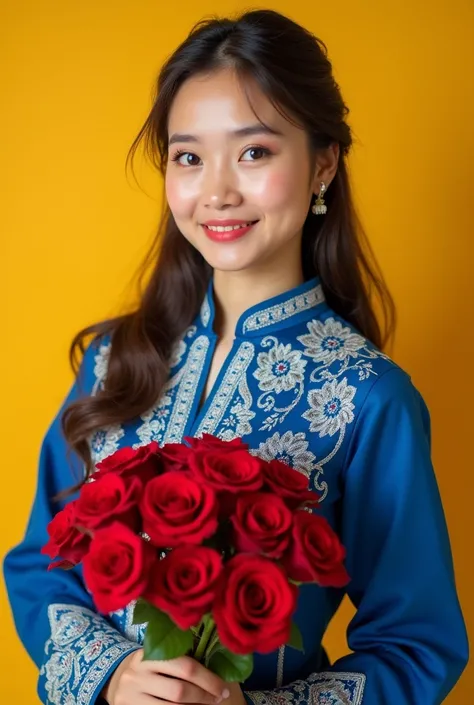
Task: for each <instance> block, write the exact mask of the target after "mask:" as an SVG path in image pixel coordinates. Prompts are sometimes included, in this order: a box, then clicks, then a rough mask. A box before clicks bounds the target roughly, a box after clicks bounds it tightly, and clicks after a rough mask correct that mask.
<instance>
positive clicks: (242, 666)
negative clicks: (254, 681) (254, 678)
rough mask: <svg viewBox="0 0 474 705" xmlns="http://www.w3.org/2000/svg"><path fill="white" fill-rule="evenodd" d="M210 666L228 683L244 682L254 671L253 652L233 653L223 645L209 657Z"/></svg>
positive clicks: (211, 669)
mask: <svg viewBox="0 0 474 705" xmlns="http://www.w3.org/2000/svg"><path fill="white" fill-rule="evenodd" d="M208 668H209V670H210V671H212V672H213V673H215V674H216V675H218V676H219V677H220V678H222V680H223V681H226V682H227V683H234V682H237V683H243V681H245V680H247V678H248V677H249V676H250V674H251V673H252V671H253V654H245V655H244V656H242V655H241V654H233V653H232V652H231V651H229V650H228V649H226V648H224V647H223V646H221V647H220V648H216V650H215V651H214V653H213V654H212V656H211V658H210V659H209V666H208Z"/></svg>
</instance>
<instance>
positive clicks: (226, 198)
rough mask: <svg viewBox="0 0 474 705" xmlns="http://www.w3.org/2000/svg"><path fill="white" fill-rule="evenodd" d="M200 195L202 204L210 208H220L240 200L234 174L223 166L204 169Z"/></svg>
mask: <svg viewBox="0 0 474 705" xmlns="http://www.w3.org/2000/svg"><path fill="white" fill-rule="evenodd" d="M202 196H203V203H204V206H205V207H206V208H210V209H219V210H222V209H225V208H229V207H235V206H238V205H240V203H241V202H242V196H241V194H240V191H239V189H238V186H237V183H236V179H235V175H234V174H233V173H232V170H231V169H228V168H227V167H225V166H222V167H221V168H211V167H209V168H208V169H207V170H206V171H205V174H204V181H203V191H202Z"/></svg>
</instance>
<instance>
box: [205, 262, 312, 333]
mask: <svg viewBox="0 0 474 705" xmlns="http://www.w3.org/2000/svg"><path fill="white" fill-rule="evenodd" d="M288 270H289V271H281V270H280V271H276V272H268V271H266V272H265V273H263V272H262V274H261V275H258V274H256V273H255V272H246V271H241V272H223V271H220V270H214V282H213V284H214V301H215V306H216V317H215V322H214V329H215V332H216V333H217V335H218V336H219V338H220V339H221V340H222V341H223V342H229V343H230V342H231V341H232V340H233V339H234V332H235V328H236V325H237V322H238V320H239V318H240V316H241V315H242V314H243V313H244V311H246V310H247V309H249V308H251V307H252V306H256V305H257V304H259V303H261V302H262V301H266V300H267V299H270V298H272V297H273V296H278V295H279V294H283V293H284V292H285V291H289V290H290V289H293V288H294V287H297V286H299V285H300V284H302V283H303V282H304V277H303V270H302V268H299V269H295V270H293V269H292V268H288Z"/></svg>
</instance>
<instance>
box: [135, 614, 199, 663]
mask: <svg viewBox="0 0 474 705" xmlns="http://www.w3.org/2000/svg"><path fill="white" fill-rule="evenodd" d="M143 648H144V655H143V659H144V661H154V660H157V661H167V660H168V659H172V658H178V657H179V656H184V655H185V654H187V653H188V651H191V649H192V648H193V634H192V631H191V630H190V629H187V630H186V631H183V630H182V629H179V627H177V626H176V624H175V623H174V622H173V621H172V620H171V619H170V618H169V617H168V615H167V614H165V613H164V612H161V611H160V610H156V611H155V613H154V614H153V617H152V619H150V620H149V622H148V626H147V628H146V632H145V640H144V643H143Z"/></svg>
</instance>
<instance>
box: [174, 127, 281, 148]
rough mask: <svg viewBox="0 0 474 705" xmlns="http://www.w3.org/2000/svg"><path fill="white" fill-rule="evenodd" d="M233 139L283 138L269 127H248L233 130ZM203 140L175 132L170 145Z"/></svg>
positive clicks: (231, 133)
mask: <svg viewBox="0 0 474 705" xmlns="http://www.w3.org/2000/svg"><path fill="white" fill-rule="evenodd" d="M229 134H230V135H231V136H233V137H251V136H252V135H262V134H263V135H276V136H278V137H281V136H282V133H281V132H279V131H278V130H275V129H273V128H272V127H268V126H267V125H259V124H257V125H248V127H241V128H239V129H238V130H232V132H230V133H229ZM200 141H201V140H200V139H199V138H198V137H196V136H195V135H185V134H180V133H179V132H175V133H174V134H173V135H171V137H170V139H169V142H168V144H169V145H172V144H174V143H175V142H198V143H199V142H200Z"/></svg>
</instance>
